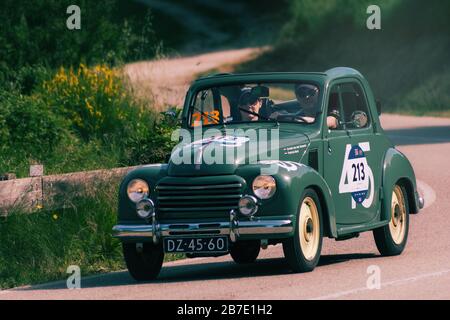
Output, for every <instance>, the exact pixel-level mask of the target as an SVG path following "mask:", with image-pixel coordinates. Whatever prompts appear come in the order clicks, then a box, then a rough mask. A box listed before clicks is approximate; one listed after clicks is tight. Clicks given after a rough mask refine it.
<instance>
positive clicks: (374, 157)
mask: <svg viewBox="0 0 450 320" xmlns="http://www.w3.org/2000/svg"><path fill="white" fill-rule="evenodd" d="M333 103H334V104H338V105H333ZM331 107H334V108H335V109H336V107H337V108H338V110H339V113H340V125H339V126H338V128H337V129H333V130H327V129H328V128H326V129H325V134H324V144H325V145H324V153H323V155H324V178H325V180H326V181H327V183H328V185H329V186H330V188H331V191H332V194H333V200H334V203H335V208H336V223H337V224H341V225H345V224H356V223H365V222H369V221H371V220H373V219H374V218H375V216H376V214H377V210H378V205H379V204H378V202H379V201H378V196H379V190H378V189H379V186H380V181H379V179H380V178H379V177H378V176H376V175H374V174H373V170H372V167H373V166H376V165H379V163H381V159H379V157H380V156H379V154H380V153H379V152H373V151H372V149H373V146H374V144H376V141H375V140H374V139H375V136H374V133H373V127H372V121H371V117H370V112H369V110H368V107H367V99H366V96H365V94H364V92H363V90H362V87H361V85H360V83H359V81H358V80H356V79H344V80H340V81H339V82H335V83H334V84H332V86H331V90H330V92H329V95H328V108H329V109H330V108H331ZM327 113H328V111H327ZM355 113H357V114H359V115H360V116H361V115H365V116H366V117H367V123H366V124H365V125H364V126H362V127H358V126H356V125H355V124H354V123H353V122H352V120H353V118H352V116H354V115H355ZM362 113H363V114H362Z"/></svg>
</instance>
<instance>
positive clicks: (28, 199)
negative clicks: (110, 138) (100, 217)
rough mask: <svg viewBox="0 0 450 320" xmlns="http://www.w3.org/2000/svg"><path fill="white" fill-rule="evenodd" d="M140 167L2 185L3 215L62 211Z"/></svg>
mask: <svg viewBox="0 0 450 320" xmlns="http://www.w3.org/2000/svg"><path fill="white" fill-rule="evenodd" d="M135 168H137V167H124V168H115V169H110V170H94V171H83V172H74V173H66V174H59V175H49V176H39V177H30V178H22V179H13V180H6V181H0V215H1V216H5V215H8V213H9V212H12V211H13V210H20V211H22V212H27V213H31V212H33V211H36V209H40V208H42V207H45V208H48V209H60V208H63V207H65V206H67V205H70V203H71V202H70V201H71V199H73V197H74V196H79V195H83V194H86V193H89V192H92V189H93V188H87V186H89V185H91V184H93V183H99V182H102V181H104V182H106V181H111V179H117V180H119V179H120V178H121V177H123V176H124V175H125V174H127V173H128V172H129V171H131V170H133V169H135Z"/></svg>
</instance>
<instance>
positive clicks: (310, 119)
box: [302, 117, 316, 123]
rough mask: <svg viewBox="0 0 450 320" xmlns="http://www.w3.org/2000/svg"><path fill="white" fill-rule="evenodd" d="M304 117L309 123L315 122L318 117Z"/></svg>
mask: <svg viewBox="0 0 450 320" xmlns="http://www.w3.org/2000/svg"><path fill="white" fill-rule="evenodd" d="M302 118H303V119H305V121H306V122H308V123H313V122H314V121H315V120H316V118H313V117H302Z"/></svg>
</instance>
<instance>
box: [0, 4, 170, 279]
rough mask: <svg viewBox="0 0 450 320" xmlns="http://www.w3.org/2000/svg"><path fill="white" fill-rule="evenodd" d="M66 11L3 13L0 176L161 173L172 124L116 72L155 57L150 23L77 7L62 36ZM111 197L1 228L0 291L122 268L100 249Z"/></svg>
mask: <svg viewBox="0 0 450 320" xmlns="http://www.w3.org/2000/svg"><path fill="white" fill-rule="evenodd" d="M70 4H72V2H69V1H56V0H45V1H36V2H33V3H32V4H30V3H28V2H27V1H22V0H19V1H10V0H5V1H4V2H3V3H2V10H1V11H0V20H1V21H2V28H0V44H1V45H0V57H1V59H0V173H6V172H12V173H15V174H16V175H17V176H18V177H24V176H27V175H28V170H29V165H30V164H34V163H41V164H44V166H45V173H46V174H55V173H65V172H76V171H84V170H93V169H100V168H112V167H121V166H128V165H139V164H144V163H154V162H162V161H164V159H165V157H166V155H167V154H168V153H169V152H170V150H171V148H172V146H173V144H174V143H173V142H172V141H171V139H170V135H171V132H172V130H173V129H174V128H175V127H176V124H175V123H174V122H173V121H172V119H171V118H170V117H167V116H165V115H164V114H160V113H157V112H153V111H152V108H151V104H152V101H143V100H140V99H138V98H136V97H135V96H134V94H133V91H132V89H131V86H130V85H129V83H128V81H127V79H126V78H124V76H123V73H122V72H121V66H122V64H123V63H125V62H128V61H135V60H140V59H150V58H155V57H158V56H159V55H161V53H162V52H161V50H162V43H161V41H159V40H158V39H157V38H156V33H155V31H154V28H153V16H152V14H151V13H150V12H149V11H148V10H147V7H145V6H143V5H142V4H139V3H137V2H129V1H125V0H107V1H87V0H82V1H78V3H77V4H78V5H79V6H80V7H81V8H82V28H81V30H76V31H69V30H68V29H67V28H66V19H67V17H68V15H67V14H66V8H67V7H68V6H69V5H70ZM117 186H118V181H111V182H110V184H105V185H103V186H100V187H99V190H100V191H99V192H97V193H96V196H95V197H86V198H77V199H74V201H73V206H72V207H71V208H66V209H62V210H57V211H45V208H44V209H43V210H41V211H40V212H36V213H33V214H29V215H28V214H24V213H21V212H20V210H19V211H18V212H11V213H9V215H8V216H7V217H6V218H1V220H0V288H8V287H13V286H18V285H23V284H30V283H38V282H44V281H50V280H56V279H61V278H65V277H67V274H66V269H67V267H68V266H69V265H79V266H80V267H81V272H82V274H83V275H88V274H91V273H96V272H101V271H109V270H117V269H122V268H124V265H123V259H122V252H121V249H120V243H119V241H117V240H115V239H113V238H112V237H111V228H112V226H113V225H114V224H115V221H116V210H117ZM172 258H174V257H171V256H169V257H168V259H172ZM175 258H178V257H175Z"/></svg>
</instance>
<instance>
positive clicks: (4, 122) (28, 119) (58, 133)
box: [0, 91, 66, 159]
mask: <svg viewBox="0 0 450 320" xmlns="http://www.w3.org/2000/svg"><path fill="white" fill-rule="evenodd" d="M65 134H66V132H65V130H64V124H63V120H62V119H61V118H59V117H58V116H56V115H55V114H53V113H52V112H51V111H50V110H49V109H48V108H47V106H46V105H45V103H44V102H43V101H42V99H40V97H39V96H37V95H32V96H24V95H22V94H20V93H18V92H11V93H10V92H6V91H1V92H0V143H1V145H0V153H2V154H3V153H6V152H8V150H9V152H11V153H13V154H17V153H19V154H21V156H33V157H34V158H35V159H40V158H44V156H45V155H46V154H48V153H51V152H52V150H53V149H54V148H55V146H56V145H57V144H58V143H59V142H60V141H61V139H62V137H63V136H64V135H65Z"/></svg>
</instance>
